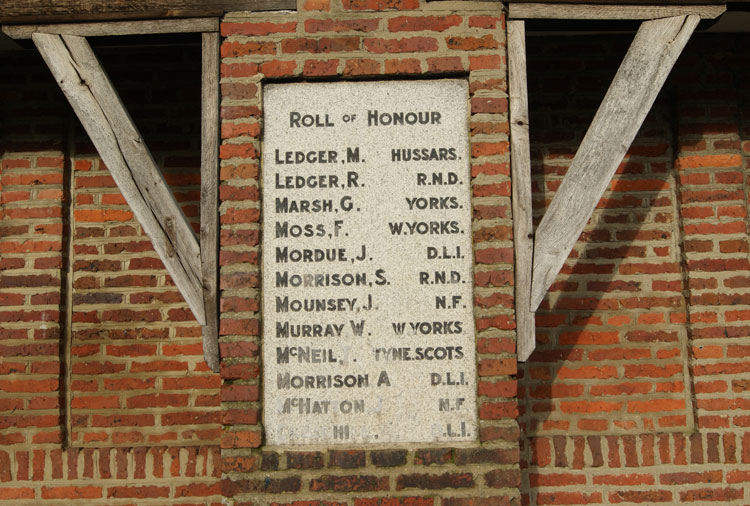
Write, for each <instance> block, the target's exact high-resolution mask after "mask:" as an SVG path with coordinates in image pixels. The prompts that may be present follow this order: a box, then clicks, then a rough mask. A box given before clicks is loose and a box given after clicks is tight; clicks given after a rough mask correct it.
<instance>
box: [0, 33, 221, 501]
mask: <svg viewBox="0 0 750 506" xmlns="http://www.w3.org/2000/svg"><path fill="white" fill-rule="evenodd" d="M196 41H197V37H196ZM98 52H99V53H100V56H101V57H102V60H103V62H104V65H105V68H107V69H108V70H109V71H110V74H111V75H112V77H113V80H114V81H115V84H116V87H117V88H118V89H119V91H120V92H121V95H122V96H123V99H124V101H125V102H126V104H127V105H128V107H129V109H130V112H131V113H132V115H133V116H134V119H135V121H136V123H137V124H138V125H139V127H140V128H141V130H142V132H143V134H144V137H145V138H146V141H147V143H148V145H149V147H151V148H152V151H153V153H154V156H155V158H156V160H157V163H158V164H159V165H160V166H161V167H162V168H163V171H164V173H165V176H166V178H167V180H168V182H169V183H170V186H171V187H172V189H173V191H174V192H175V195H176V197H177V199H178V201H179V202H180V203H181V205H182V206H183V208H184V210H185V212H186V214H187V215H188V217H189V218H191V220H192V221H193V222H194V223H196V225H197V216H198V191H199V190H198V184H199V176H198V173H197V167H198V165H199V161H198V158H199V155H198V153H199V151H198V146H199V134H198V132H199V105H198V104H199V97H200V84H199V83H200V73H199V72H200V71H199V62H200V51H199V47H198V46H197V45H194V44H193V45H190V44H188V45H186V46H178V47H171V48H170V47H149V48H141V49H133V48H127V47H121V48H117V49H100V50H98ZM0 68H2V71H1V72H0V76H1V77H0V121H1V122H2V140H1V141H0V148H1V151H2V152H1V153H0V160H1V161H0V357H2V358H0V501H7V502H8V504H13V505H15V504H18V505H24V504H39V503H41V502H44V501H46V500H58V502H59V500H68V501H69V500H72V499H79V500H80V501H81V503H83V502H85V504H91V505H104V504H134V503H137V504H139V505H165V504H185V505H188V504H190V505H198V504H201V505H207V504H218V501H219V492H220V490H219V482H218V479H219V476H220V472H221V465H220V454H219V449H218V445H217V443H218V441H219V431H220V426H219V403H218V387H219V383H220V378H219V376H218V375H216V374H213V373H211V372H210V371H208V370H207V368H206V366H205V364H204V362H203V357H202V350H201V338H200V327H199V326H197V325H196V324H195V322H194V320H193V318H192V317H191V316H190V315H189V313H188V311H187V307H186V305H185V303H184V302H183V301H182V298H181V297H180V295H179V292H178V291H177V290H176V289H175V288H174V286H173V284H172V282H171V280H170V279H169V276H168V274H167V273H166V271H165V270H164V268H163V266H162V265H161V263H160V261H159V260H158V257H157V256H156V254H155V253H154V251H153V249H152V247H151V245H150V243H149V241H148V238H147V237H146V236H145V235H143V233H142V231H141V230H140V227H139V226H138V224H137V223H136V222H135V221H134V220H133V219H132V214H131V212H130V211H129V210H128V208H127V206H126V205H125V204H124V201H123V199H122V196H121V195H120V194H119V192H118V191H117V189H116V188H115V186H114V184H113V182H112V179H111V177H110V176H109V174H108V172H107V170H106V168H105V167H104V166H103V165H102V164H101V163H100V161H99V159H98V157H97V156H96V155H95V152H94V151H93V149H92V148H91V146H90V145H89V142H88V140H87V139H86V137H85V134H84V133H83V131H82V129H81V127H80V125H78V124H77V122H75V121H72V120H71V116H70V114H71V113H70V111H69V108H68V106H67V105H66V102H65V100H64V98H63V97H62V95H61V93H60V92H59V89H58V88H57V86H56V84H55V83H54V80H53V79H52V78H51V75H50V74H49V71H48V70H47V69H46V67H45V66H44V64H43V62H42V61H41V58H39V57H38V55H36V54H35V53H34V52H31V51H29V52H20V53H5V54H3V55H2V56H1V57H0ZM71 206H72V212H71ZM68 281H69V282H70V283H71V290H68V289H67V283H68ZM67 339H70V342H69V341H67ZM169 446H172V447H169ZM113 447H119V448H113ZM56 504H57V503H56Z"/></svg>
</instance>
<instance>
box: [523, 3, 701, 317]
mask: <svg viewBox="0 0 750 506" xmlns="http://www.w3.org/2000/svg"><path fill="white" fill-rule="evenodd" d="M698 21H700V17H699V16H697V15H690V16H678V17H673V18H664V19H656V20H652V21H644V22H643V23H641V27H640V29H639V30H638V33H637V34H636V35H635V39H634V40H633V43H632V44H631V46H630V49H629V50H628V52H627V54H626V55H625V58H624V59H623V61H622V63H621V64H620V68H619V69H618V71H617V74H616V75H615V77H614V79H613V81H612V84H611V85H610V87H609V90H608V91H607V94H606V95H605V97H604V100H603V101H602V103H601V105H600V106H599V110H598V111H597V112H596V115H595V116H594V119H593V121H592V122H591V125H590V126H589V129H588V131H587V132H586V135H585V136H584V138H583V141H582V142H581V146H580V147H579V148H578V151H577V152H576V155H575V157H574V158H573V161H572V162H571V165H570V168H569V169H568V172H567V174H566V175H565V178H564V179H563V182H562V184H561V185H560V188H559V189H558V190H557V192H556V193H555V197H554V198H553V199H552V203H551V204H550V206H549V208H548V209H547V212H546V213H545V215H544V218H542V221H541V223H540V224H539V227H538V228H537V230H536V234H535V242H534V270H533V273H532V279H533V284H532V290H531V309H532V310H534V311H535V310H536V309H537V308H538V307H539V304H540V303H541V302H542V299H543V298H544V295H545V294H546V293H547V290H548V289H549V287H550V285H551V284H552V282H553V281H554V280H555V277H556V276H557V273H558V272H560V268H561V267H562V266H563V264H564V263H565V259H566V258H567V257H568V254H569V253H570V251H571V250H572V249H573V246H574V245H575V243H576V241H577V240H578V236H580V234H581V232H582V231H583V228H584V227H585V226H586V222H587V221H588V220H589V218H590V217H591V214H592V213H593V212H594V208H595V207H596V204H597V203H598V202H599V199H600V198H601V196H602V195H603V194H604V191H605V190H606V189H607V186H608V185H609V182H610V180H611V179H612V176H613V175H614V174H615V171H616V170H617V167H618V166H619V164H620V162H622V159H623V157H624V156H625V153H626V152H627V150H628V149H629V148H630V144H631V143H632V142H633V139H634V138H635V135H636V134H637V133H638V130H639V129H640V127H641V124H642V123H643V120H644V119H645V118H646V115H647V114H648V112H649V110H650V109H651V106H652V104H653V103H654V100H656V96H657V94H658V93H659V90H660V89H661V87H662V85H663V84H664V81H665V80H666V78H667V75H669V72H670V71H671V70H672V67H673V66H674V63H675V61H677V57H678V56H679V55H680V53H681V52H682V49H683V48H684V47H685V44H686V43H687V41H688V39H689V38H690V35H691V34H692V33H693V31H694V30H695V27H696V26H697V25H698Z"/></svg>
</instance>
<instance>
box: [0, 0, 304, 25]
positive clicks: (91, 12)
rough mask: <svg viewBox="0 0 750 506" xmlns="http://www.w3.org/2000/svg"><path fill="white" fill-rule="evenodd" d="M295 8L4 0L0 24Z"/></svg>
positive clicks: (284, 0) (236, 2) (252, 2)
mask: <svg viewBox="0 0 750 506" xmlns="http://www.w3.org/2000/svg"><path fill="white" fill-rule="evenodd" d="M296 8H297V2H296V0H3V1H0V24H19V23H37V24H38V23H66V22H75V21H102V20H111V21H116V20H124V19H163V18H195V17H213V16H223V15H224V13H225V12H232V11H270V10H284V9H292V10H295V9H296Z"/></svg>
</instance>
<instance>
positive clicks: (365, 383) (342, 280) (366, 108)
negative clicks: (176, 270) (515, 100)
mask: <svg viewBox="0 0 750 506" xmlns="http://www.w3.org/2000/svg"><path fill="white" fill-rule="evenodd" d="M467 97H468V87H467V84H466V82H465V81H461V80H439V81H420V82H403V81H391V82H367V83H320V84H278V85H268V86H266V87H265V88H264V111H265V119H264V125H265V136H264V145H263V237H264V240H263V322H264V324H263V360H264V395H265V403H264V419H265V430H266V438H267V442H268V443H269V444H278V445H302V444H344V445H345V444H353V443H374V444H377V443H394V442H438V441H445V442H448V441H451V442H459V441H472V440H475V439H476V438H477V415H476V365H475V351H474V350H475V346H474V318H473V312H472V279H473V277H472V262H471V258H472V255H471V251H472V250H471V209H470V202H469V153H468V139H467V119H468V110H467Z"/></svg>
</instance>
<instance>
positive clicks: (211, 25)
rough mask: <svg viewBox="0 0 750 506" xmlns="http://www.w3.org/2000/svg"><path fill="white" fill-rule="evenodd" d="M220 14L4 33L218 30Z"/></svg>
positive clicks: (7, 31) (35, 27) (23, 35)
mask: <svg viewBox="0 0 750 506" xmlns="http://www.w3.org/2000/svg"><path fill="white" fill-rule="evenodd" d="M218 31H219V18H188V19H159V20H150V21H111V22H106V21H105V22H101V23H64V24H56V25H4V26H3V33H4V34H6V35H7V36H9V37H11V38H13V39H30V38H31V34H32V33H37V32H38V33H57V34H60V35H79V36H81V37H97V36H105V35H152V34H156V33H190V32H218Z"/></svg>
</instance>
